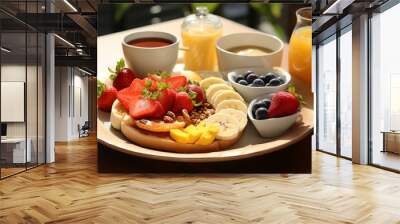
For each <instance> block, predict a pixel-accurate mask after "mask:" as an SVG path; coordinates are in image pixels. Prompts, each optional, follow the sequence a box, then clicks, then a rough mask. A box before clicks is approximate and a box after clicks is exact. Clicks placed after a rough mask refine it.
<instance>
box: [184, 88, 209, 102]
mask: <svg viewBox="0 0 400 224" xmlns="http://www.w3.org/2000/svg"><path fill="white" fill-rule="evenodd" d="M187 89H188V91H189V92H193V93H195V94H196V96H195V99H194V101H195V103H196V104H202V103H205V102H206V96H205V94H204V91H203V89H202V88H201V87H200V86H198V85H193V84H189V85H188V86H187Z"/></svg>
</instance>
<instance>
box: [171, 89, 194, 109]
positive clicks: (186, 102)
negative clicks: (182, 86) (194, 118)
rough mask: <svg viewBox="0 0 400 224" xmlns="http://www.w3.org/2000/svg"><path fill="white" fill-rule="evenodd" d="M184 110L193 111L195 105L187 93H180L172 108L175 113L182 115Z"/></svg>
mask: <svg viewBox="0 0 400 224" xmlns="http://www.w3.org/2000/svg"><path fill="white" fill-rule="evenodd" d="M183 109H186V110H187V111H188V112H190V111H192V110H193V103H192V99H191V98H190V96H189V94H187V93H186V92H179V93H177V94H176V97H175V105H174V107H173V108H172V111H173V112H175V113H180V112H182V110H183Z"/></svg>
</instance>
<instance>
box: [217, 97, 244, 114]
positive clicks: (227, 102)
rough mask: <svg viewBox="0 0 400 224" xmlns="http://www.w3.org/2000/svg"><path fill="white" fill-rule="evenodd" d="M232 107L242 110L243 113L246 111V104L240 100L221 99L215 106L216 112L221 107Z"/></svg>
mask: <svg viewBox="0 0 400 224" xmlns="http://www.w3.org/2000/svg"><path fill="white" fill-rule="evenodd" d="M226 108H232V109H236V110H240V111H243V113H247V106H246V104H245V103H243V102H242V101H240V100H223V101H222V102H220V103H219V104H218V105H217V107H216V112H219V111H220V110H222V109H226Z"/></svg>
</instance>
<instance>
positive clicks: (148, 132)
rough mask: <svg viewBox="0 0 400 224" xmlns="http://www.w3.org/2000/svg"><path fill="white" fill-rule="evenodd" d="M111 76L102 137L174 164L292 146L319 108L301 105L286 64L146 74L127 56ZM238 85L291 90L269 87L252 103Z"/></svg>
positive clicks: (102, 97)
mask: <svg viewBox="0 0 400 224" xmlns="http://www.w3.org/2000/svg"><path fill="white" fill-rule="evenodd" d="M110 73H111V75H110V79H109V81H108V83H107V82H105V83H104V82H101V81H98V108H99V111H98V140H99V142H101V143H103V144H105V145H107V146H109V147H111V148H113V149H116V150H118V151H122V152H124V153H128V154H132V155H138V156H142V157H146V158H153V159H161V160H169V161H185V162H204V161H208V162H210V161H224V160H235V159H241V158H246V157H252V156H256V155H261V154H265V153H269V152H273V151H276V150H279V149H282V148H285V147H287V146H289V145H291V144H294V143H295V142H297V141H300V140H301V139H303V138H304V137H305V136H306V135H308V134H309V133H310V131H311V129H310V124H311V123H312V110H310V109H308V108H306V107H302V103H303V102H302V101H303V100H302V98H301V96H300V95H299V94H298V93H296V90H295V87H294V86H293V85H291V84H290V85H289V86H288V85H287V84H289V82H290V81H291V80H290V78H288V77H290V75H288V74H286V73H285V71H284V70H283V69H281V68H275V69H273V70H268V69H267V70H266V69H261V70H260V69H258V68H255V69H251V68H246V69H241V70H235V71H232V72H230V73H229V74H222V73H219V72H193V71H180V72H165V71H159V72H154V73H149V74H147V75H146V76H145V78H139V77H138V76H137V75H136V74H135V73H134V72H133V71H132V70H130V69H129V68H127V67H126V66H125V63H124V60H123V59H121V60H120V61H118V63H117V66H115V69H110ZM261 73H262V74H261ZM244 81H245V82H244ZM236 84H237V85H241V86H243V87H245V88H252V89H254V90H258V89H259V88H267V89H268V88H277V87H280V86H283V87H285V88H283V89H287V90H277V89H274V90H273V93H271V94H269V93H268V90H266V89H264V90H263V91H264V92H265V94H263V95H260V96H258V97H257V98H254V99H252V100H251V101H249V100H246V98H247V96H246V94H241V93H249V92H251V91H249V90H247V91H245V92H242V91H243V90H242V89H240V88H238V87H237V86H235V85H236Z"/></svg>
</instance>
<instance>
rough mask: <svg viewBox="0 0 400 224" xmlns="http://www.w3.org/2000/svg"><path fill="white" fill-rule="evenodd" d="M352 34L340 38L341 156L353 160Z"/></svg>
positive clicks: (347, 29)
mask: <svg viewBox="0 0 400 224" xmlns="http://www.w3.org/2000/svg"><path fill="white" fill-rule="evenodd" d="M352 74H353V71H352V33H351V26H349V27H348V28H346V29H345V30H344V31H343V34H342V35H341V36H340V88H339V89H340V155H341V156H344V157H348V158H351V156H352V155H351V154H352V148H351V142H352V125H351V124H352V97H353V94H352Z"/></svg>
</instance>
